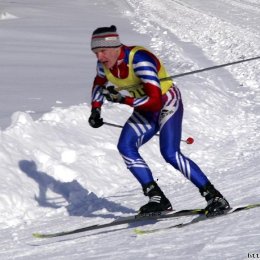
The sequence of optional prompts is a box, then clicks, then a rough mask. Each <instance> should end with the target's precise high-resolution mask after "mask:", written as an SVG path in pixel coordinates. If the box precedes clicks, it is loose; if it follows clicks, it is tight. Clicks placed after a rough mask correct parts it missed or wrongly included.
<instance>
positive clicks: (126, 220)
mask: <svg viewBox="0 0 260 260" xmlns="http://www.w3.org/2000/svg"><path fill="white" fill-rule="evenodd" d="M203 213H204V209H186V210H180V211H164V212H154V213H149V214H137V215H133V216H129V217H121V218H119V219H116V220H114V221H112V222H108V223H105V224H97V225H92V226H86V227H82V228H77V229H74V230H68V231H61V232H57V233H33V234H32V235H33V236H34V237H36V238H52V237H60V236H66V235H71V234H76V233H82V232H86V231H91V230H98V229H102V228H107V227H114V226H119V225H123V224H131V223H136V222H141V221H149V220H153V221H157V220H159V219H166V218H175V217H183V216H193V215H199V214H203Z"/></svg>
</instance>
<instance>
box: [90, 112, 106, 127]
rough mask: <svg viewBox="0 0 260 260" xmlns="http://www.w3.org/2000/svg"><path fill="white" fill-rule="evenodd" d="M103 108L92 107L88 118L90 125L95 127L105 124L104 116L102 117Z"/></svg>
mask: <svg viewBox="0 0 260 260" xmlns="http://www.w3.org/2000/svg"><path fill="white" fill-rule="evenodd" d="M100 114H101V109H100V108H92V110H91V115H90V117H89V119H88V122H89V125H90V126H92V127H93V128H98V127H100V126H102V125H103V118H101V117H100Z"/></svg>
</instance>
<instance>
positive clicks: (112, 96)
mask: <svg viewBox="0 0 260 260" xmlns="http://www.w3.org/2000/svg"><path fill="white" fill-rule="evenodd" d="M102 94H103V95H104V96H105V97H106V99H107V100H108V101H110V102H115V103H123V102H124V99H125V98H124V96H122V95H121V94H120V93H119V92H118V91H116V90H115V87H114V86H109V87H107V88H105V89H103V91H102Z"/></svg>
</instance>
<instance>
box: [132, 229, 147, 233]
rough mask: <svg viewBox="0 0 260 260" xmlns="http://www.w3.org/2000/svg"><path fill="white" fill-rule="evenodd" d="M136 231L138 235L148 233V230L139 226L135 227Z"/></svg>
mask: <svg viewBox="0 0 260 260" xmlns="http://www.w3.org/2000/svg"><path fill="white" fill-rule="evenodd" d="M134 232H135V234H137V235H143V234H146V231H144V230H142V229H139V228H135V229H134Z"/></svg>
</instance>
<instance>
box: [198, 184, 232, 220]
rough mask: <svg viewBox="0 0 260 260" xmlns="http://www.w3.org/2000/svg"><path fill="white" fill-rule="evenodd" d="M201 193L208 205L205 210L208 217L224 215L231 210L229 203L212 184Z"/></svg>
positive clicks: (201, 190)
mask: <svg viewBox="0 0 260 260" xmlns="http://www.w3.org/2000/svg"><path fill="white" fill-rule="evenodd" d="M200 193H201V195H202V196H203V197H204V198H205V199H206V201H207V203H208V205H207V207H206V208H205V215H206V216H207V217H214V216H218V215H222V214H224V213H225V211H227V210H228V209H230V206H229V203H228V201H227V200H226V199H225V198H224V197H223V195H222V194H221V193H220V192H219V191H218V190H216V189H215V188H214V186H213V185H212V184H211V183H209V184H207V185H206V186H204V187H203V188H201V189H200Z"/></svg>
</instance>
